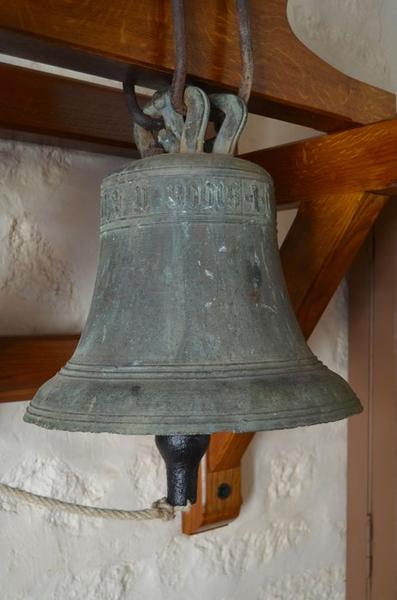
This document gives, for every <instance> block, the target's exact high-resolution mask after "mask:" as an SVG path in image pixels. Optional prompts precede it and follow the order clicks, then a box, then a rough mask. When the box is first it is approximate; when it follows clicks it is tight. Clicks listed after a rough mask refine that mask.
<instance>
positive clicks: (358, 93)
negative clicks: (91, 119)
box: [0, 0, 396, 131]
mask: <svg viewBox="0 0 397 600" xmlns="http://www.w3.org/2000/svg"><path fill="white" fill-rule="evenodd" d="M249 6H250V18H251V25H252V39H253V51H254V62H255V75H254V86H253V92H252V97H251V101H250V110H251V112H257V113H259V114H264V115H268V116H270V117H275V118H280V119H283V120H288V121H292V122H294V123H300V124H303V125H307V126H310V127H313V128H315V129H318V130H321V131H333V130H336V129H345V128H347V127H350V126H354V125H358V124H365V123H371V122H375V121H380V120H382V119H389V118H393V117H394V116H395V113H396V106H395V96H394V95H393V94H391V93H389V92H386V91H384V90H380V89H377V88H375V87H373V86H370V85H367V84H365V83H361V82H359V81H357V80H354V79H352V78H350V77H348V76H346V75H344V74H342V73H340V72H339V71H338V70H337V69H335V68H333V67H332V66H330V65H329V64H327V63H326V62H325V61H323V60H322V59H320V58H318V57H317V56H315V55H314V54H313V52H311V51H310V50H309V49H308V48H306V47H305V46H304V45H303V44H302V43H301V42H300V41H299V40H298V39H297V37H296V36H295V35H294V33H293V32H292V30H291V27H290V25H289V22H288V18H287V0H266V2H264V1H263V0H251V1H250V5H249ZM186 28H187V41H188V72H189V80H190V81H193V82H196V83H199V84H200V85H203V86H204V87H205V88H208V89H211V90H235V89H236V88H237V87H238V84H239V78H240V55H239V39H238V33H237V31H238V30H237V21H236V11H235V2H234V0H217V1H214V0H202V1H201V2H187V3H186ZM0 51H2V52H5V53H7V54H13V55H16V56H20V57H23V58H28V59H33V60H38V61H40V62H44V63H48V64H55V65H58V66H63V67H68V68H71V69H76V70H79V71H83V72H88V73H93V74H98V75H102V76H105V77H110V78H113V79H118V80H123V79H124V78H125V76H126V74H127V72H129V73H130V74H131V75H132V76H133V77H134V79H135V80H136V82H137V83H138V84H141V85H148V86H149V87H154V88H157V87H159V86H162V85H164V84H165V83H169V81H170V76H171V73H172V70H173V68H174V62H175V57H174V42H173V28H172V18H171V2H168V1H164V0H135V1H134V2H131V1H130V0H118V2H116V3H115V2H108V0H85V1H84V2H70V0H52V1H51V2H48V0H14V1H13V2H2V3H0Z"/></svg>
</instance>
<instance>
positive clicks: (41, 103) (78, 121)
mask: <svg viewBox="0 0 397 600" xmlns="http://www.w3.org/2000/svg"><path fill="white" fill-rule="evenodd" d="M0 137H3V138H8V139H17V140H21V141H25V142H34V143H44V144H53V145H54V144H55V145H57V146H67V147H69V148H76V149H79V150H88V151H91V152H104V153H107V154H119V155H122V156H136V155H137V152H136V148H135V145H134V144H133V135H132V121H131V117H130V116H129V113H128V110H127V106H126V102H125V98H124V97H123V93H122V92H121V90H118V89H115V88H111V87H106V86H101V85H95V84H91V83H87V82H84V81H78V80H76V79H70V78H67V77H61V76H59V75H51V74H48V73H42V72H39V71H33V70H31V69H25V68H20V67H15V66H12V65H6V64H0Z"/></svg>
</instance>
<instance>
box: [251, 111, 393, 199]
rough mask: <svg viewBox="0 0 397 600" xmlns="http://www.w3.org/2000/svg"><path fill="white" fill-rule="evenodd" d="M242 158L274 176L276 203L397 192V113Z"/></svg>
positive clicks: (252, 153)
mask: <svg viewBox="0 0 397 600" xmlns="http://www.w3.org/2000/svg"><path fill="white" fill-rule="evenodd" d="M241 158H245V159H247V160H250V161H252V162H254V163H256V164H258V165H261V166H262V167H264V168H265V169H266V170H267V171H269V173H270V174H271V176H272V177H273V179H274V182H275V186H276V196H277V202H278V203H281V204H283V203H289V202H291V200H293V201H294V202H301V201H303V200H310V199H312V198H313V199H315V198H318V196H319V195H321V196H323V197H325V196H326V195H327V194H328V195H333V194H349V193H355V192H363V191H367V192H373V193H375V194H382V195H390V196H396V195H397V119H393V120H390V121H382V122H380V123H374V124H373V125H367V126H366V127H358V128H357V129H350V130H349V131H343V132H341V133H334V134H332V135H324V136H321V137H316V138H312V139H309V140H304V141H301V142H295V143H293V144H285V145H283V146H277V147H275V148H269V149H266V150H258V151H257V152H249V153H247V154H244V155H242V157H241Z"/></svg>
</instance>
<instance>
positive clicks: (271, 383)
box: [24, 363, 362, 435]
mask: <svg viewBox="0 0 397 600" xmlns="http://www.w3.org/2000/svg"><path fill="white" fill-rule="evenodd" d="M281 390H282V391H281ZM81 398H83V400H81ZM68 399H70V403H69V404H68V403H67V400H68ZM214 399H216V400H214ZM65 401H66V402H65ZM361 410H362V407H361V404H360V402H359V400H358V398H357V397H356V395H355V394H354V392H353V391H352V390H351V388H350V387H349V385H348V384H347V382H346V381H345V380H344V379H342V378H341V377H340V376H339V375H337V374H336V373H333V372H332V371H329V370H328V369H327V368H326V367H325V366H324V365H322V364H321V363H319V364H318V366H317V372H316V373H313V370H312V371H311V372H306V373H305V372H304V371H301V372H300V374H296V373H295V374H289V373H285V374H284V375H283V376H272V377H269V376H268V377H267V378H262V379H244V378H243V379H240V380H237V379H234V380H229V381H225V380H220V379H218V380H212V381H208V380H207V381H203V380H197V382H192V381H186V380H182V381H175V380H174V381H166V382H164V381H157V382H155V381H147V380H146V381H145V380H143V381H141V383H140V384H139V385H137V382H136V381H135V382H132V381H130V382H128V383H127V384H126V383H125V382H119V383H117V384H116V385H115V384H114V382H111V381H108V382H104V381H103V380H102V381H90V380H82V379H80V380H77V381H75V382H74V386H71V381H70V378H65V377H63V376H61V375H59V374H58V375H56V376H55V377H54V378H53V379H51V380H50V381H49V382H47V383H46V384H44V386H42V388H40V390H39V391H38V392H37V394H36V396H35V397H34V398H33V400H32V401H31V403H30V404H29V406H28V408H27V411H26V413H25V417H24V419H25V421H27V422H29V423H34V424H36V425H40V426H43V427H45V428H47V429H59V430H65V431H82V432H93V433H101V432H107V433H117V434H131V435H141V434H142V435H147V434H148V435H163V434H164V435H173V434H183V433H184V434H207V433H215V432H218V431H235V432H249V431H266V430H276V429H288V428H293V427H299V426H307V425H314V424H317V423H325V422H330V421H336V420H339V419H343V418H346V417H348V416H350V415H353V414H357V413H359V412H361Z"/></svg>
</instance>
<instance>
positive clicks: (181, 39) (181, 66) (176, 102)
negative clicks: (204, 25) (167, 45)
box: [171, 0, 186, 115]
mask: <svg viewBox="0 0 397 600" xmlns="http://www.w3.org/2000/svg"><path fill="white" fill-rule="evenodd" d="M172 17H173V24H174V42H175V70H174V75H173V77H172V83H171V103H172V106H173V108H174V109H175V110H176V111H177V112H178V113H180V114H182V115H183V114H185V112H186V107H185V103H184V101H183V95H184V91H185V83H186V28H185V10H184V0H172Z"/></svg>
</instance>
